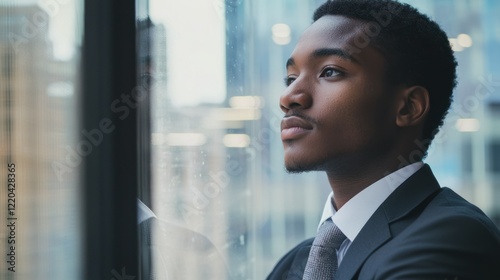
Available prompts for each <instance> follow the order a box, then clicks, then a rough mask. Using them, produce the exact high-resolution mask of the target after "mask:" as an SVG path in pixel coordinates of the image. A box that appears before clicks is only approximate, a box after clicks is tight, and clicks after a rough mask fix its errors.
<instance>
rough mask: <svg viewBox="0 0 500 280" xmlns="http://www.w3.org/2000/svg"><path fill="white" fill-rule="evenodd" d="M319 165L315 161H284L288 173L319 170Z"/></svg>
mask: <svg viewBox="0 0 500 280" xmlns="http://www.w3.org/2000/svg"><path fill="white" fill-rule="evenodd" d="M319 166H320V165H319V164H316V163H307V162H299V161H290V160H288V161H285V168H286V171H287V172H288V173H303V172H309V171H319V170H320V169H319V168H318V167H319Z"/></svg>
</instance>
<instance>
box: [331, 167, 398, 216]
mask: <svg viewBox="0 0 500 280" xmlns="http://www.w3.org/2000/svg"><path fill="white" fill-rule="evenodd" d="M388 158H391V159H397V158H396V157H388ZM406 165H408V163H401V162H400V161H398V160H385V161H384V160H375V161H372V162H368V163H365V164H356V165H352V166H345V165H344V166H343V167H340V168H335V169H334V170H329V171H327V176H328V181H329V183H330V186H331V188H332V191H333V193H334V198H333V199H334V201H333V203H334V205H335V208H336V209H337V210H338V209H340V208H341V207H342V206H343V205H344V204H346V203H347V202H348V201H349V200H350V199H351V198H353V197H354V196H355V195H357V194H358V193H359V192H361V191H362V190H364V189H365V188H366V187H368V186H370V185H371V184H373V183H374V182H376V181H378V180H380V179H381V178H383V177H385V176H387V175H388V174H390V173H392V172H394V171H396V170H398V169H400V168H402V167H404V166H406Z"/></svg>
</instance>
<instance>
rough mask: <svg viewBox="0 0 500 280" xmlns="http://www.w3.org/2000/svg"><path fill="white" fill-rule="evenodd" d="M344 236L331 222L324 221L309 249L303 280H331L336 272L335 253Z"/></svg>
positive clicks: (330, 220)
mask: <svg viewBox="0 0 500 280" xmlns="http://www.w3.org/2000/svg"><path fill="white" fill-rule="evenodd" d="M345 239H346V237H345V235H344V234H343V233H342V231H340V229H339V228H338V227H337V226H336V225H335V224H334V223H333V222H332V219H328V220H326V221H325V222H324V223H323V224H322V225H321V226H320V228H319V231H318V234H317V235H316V238H314V242H313V244H312V247H311V252H310V253H309V258H308V259H307V264H306V269H305V270H304V277H303V278H302V279H303V280H331V279H333V276H334V275H335V272H336V271H337V268H338V264H337V252H336V250H337V249H338V248H339V247H340V245H341V244H342V242H344V240H345Z"/></svg>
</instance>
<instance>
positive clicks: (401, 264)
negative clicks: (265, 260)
mask: <svg viewBox="0 0 500 280" xmlns="http://www.w3.org/2000/svg"><path fill="white" fill-rule="evenodd" d="M312 241H313V238H311V239H308V240H306V241H304V242H302V243H301V244H299V245H298V246H297V247H295V248H294V249H292V250H291V251H290V252H289V253H287V254H286V255H285V256H284V257H283V258H282V259H281V260H280V261H279V262H278V264H277V265H276V267H275V268H274V270H273V271H272V272H271V274H270V275H269V276H268V278H267V279H268V280H278V279H279V280H284V279H302V275H303V273H304V268H305V265H306V262H307V258H308V256H309V250H310V248H311V244H312ZM335 279H384V280H385V279H440V280H445V279H449V280H454V279H457V280H458V279H497V280H498V279H500V231H499V230H498V228H497V227H496V226H495V225H494V224H493V222H492V221H491V220H490V219H488V217H486V215H485V214H484V213H483V212H482V211H481V210H480V209H479V208H477V207H476V206H474V205H472V204H470V203H469V202H467V201H466V200H465V199H463V198H462V197H460V196H459V195H458V194H456V193H455V192H453V191H452V190H450V189H448V188H440V186H439V184H438V182H437V180H436V178H435V177H434V175H433V174H432V171H431V169H430V168H429V166H428V165H424V166H423V167H422V168H421V169H420V170H419V171H417V172H416V173H415V174H413V175H412V176H411V177H410V178H408V180H406V181H405V182H404V183H403V184H401V186H399V188H397V189H396V190H395V191H394V192H393V193H392V194H391V195H390V196H389V197H388V198H387V199H386V200H385V201H384V202H383V203H382V205H381V206H380V207H379V208H378V209H377V210H376V211H375V213H374V214H373V216H372V217H371V218H370V219H369V220H368V222H367V223H366V224H365V226H364V227H363V228H362V229H361V231H360V232H359V234H358V236H357V237H356V238H355V239H354V240H353V242H352V244H351V246H350V247H349V249H348V250H347V253H346V255H345V256H344V258H343V260H342V262H341V264H340V266H339V268H338V270H337V274H336V277H335Z"/></svg>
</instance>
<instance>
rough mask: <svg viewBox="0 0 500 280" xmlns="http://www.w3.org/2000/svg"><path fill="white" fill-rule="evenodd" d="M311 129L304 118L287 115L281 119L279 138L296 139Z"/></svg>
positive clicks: (283, 139) (284, 139)
mask: <svg viewBox="0 0 500 280" xmlns="http://www.w3.org/2000/svg"><path fill="white" fill-rule="evenodd" d="M312 129H313V126H312V125H311V124H310V123H309V122H307V121H306V120H304V119H302V118H299V117H287V118H284V119H283V120H282V121H281V140H282V141H286V140H293V139H297V138H299V137H301V136H303V135H304V134H306V133H308V132H309V131H311V130H312Z"/></svg>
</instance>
